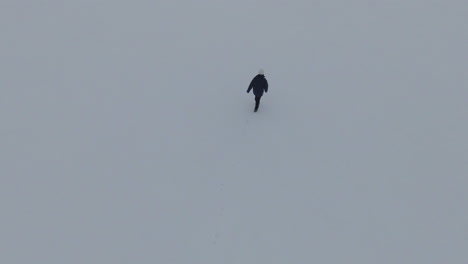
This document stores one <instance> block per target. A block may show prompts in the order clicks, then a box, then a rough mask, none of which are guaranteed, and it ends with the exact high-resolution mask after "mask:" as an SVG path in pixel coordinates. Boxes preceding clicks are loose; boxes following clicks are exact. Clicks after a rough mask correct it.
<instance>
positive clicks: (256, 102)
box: [255, 96, 262, 112]
mask: <svg viewBox="0 0 468 264" xmlns="http://www.w3.org/2000/svg"><path fill="white" fill-rule="evenodd" d="M261 98H262V97H261V96H255V112H257V110H258V107H259V106H260V99H261Z"/></svg>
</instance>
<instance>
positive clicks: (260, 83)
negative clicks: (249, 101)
mask: <svg viewBox="0 0 468 264" xmlns="http://www.w3.org/2000/svg"><path fill="white" fill-rule="evenodd" d="M252 88H253V93H254V95H255V110H254V112H257V111H258V107H259V106H260V99H261V98H262V95H263V91H265V93H267V92H268V82H267V80H266V79H265V74H264V72H263V70H260V71H259V72H258V74H257V76H255V77H254V78H253V80H252V81H251V82H250V85H249V88H248V89H247V93H249V92H250V90H252Z"/></svg>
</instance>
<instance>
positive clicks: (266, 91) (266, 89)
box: [265, 79, 268, 93]
mask: <svg viewBox="0 0 468 264" xmlns="http://www.w3.org/2000/svg"><path fill="white" fill-rule="evenodd" d="M265 93H268V81H267V79H265Z"/></svg>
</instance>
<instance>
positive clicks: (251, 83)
mask: <svg viewBox="0 0 468 264" xmlns="http://www.w3.org/2000/svg"><path fill="white" fill-rule="evenodd" d="M254 80H255V78H253V79H252V81H251V82H250V85H249V88H248V89H247V93H249V92H250V90H252V88H253V84H254Z"/></svg>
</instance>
